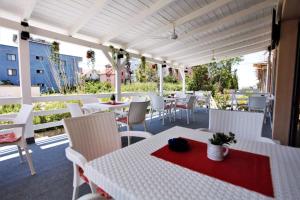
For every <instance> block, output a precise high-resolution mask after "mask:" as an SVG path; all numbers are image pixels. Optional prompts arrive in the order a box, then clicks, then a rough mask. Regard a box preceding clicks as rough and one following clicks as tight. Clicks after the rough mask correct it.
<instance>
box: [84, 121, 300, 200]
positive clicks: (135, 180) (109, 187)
mask: <svg viewBox="0 0 300 200" xmlns="http://www.w3.org/2000/svg"><path fill="white" fill-rule="evenodd" d="M174 137H184V138H188V139H191V140H195V141H201V142H207V140H208V138H209V137H211V133H207V132H200V131H198V130H193V129H188V128H183V127H173V128H171V129H169V130H166V131H164V132H161V133H159V134H157V135H155V136H153V137H151V138H149V139H146V140H143V141H141V142H138V143H135V144H133V145H130V146H129V147H125V148H123V149H120V150H118V151H115V152H113V153H110V154H107V155H105V156H103V157H101V158H98V159H95V160H93V161H91V162H89V163H88V164H87V166H86V168H85V175H86V176H87V177H88V178H89V179H90V180H91V181H92V182H94V183H95V184H96V185H99V186H100V187H101V188H102V189H104V190H105V191H106V192H108V193H109V194H110V195H111V196H112V197H114V198H115V199H125V200H126V199H136V200H141V199H145V200H146V199H160V200H162V199H166V200H171V199H189V200H191V199H195V200H198V199H230V200H234V199H236V200H243V199H245V200H246V199H247V200H248V199H272V198H271V197H269V196H265V195H263V194H261V193H258V192H254V191H251V190H248V189H246V188H243V187H240V186H238V185H234V184H230V183H228V182H225V181H222V180H219V179H216V178H213V177H211V176H207V175H204V174H201V173H199V172H195V171H192V170H190V169H187V168H184V167H182V166H179V165H176V164H173V163H171V162H167V161H165V160H162V159H159V158H157V157H155V156H152V155H151V154H152V153H153V152H155V151H157V150H159V149H160V148H162V147H164V146H165V145H166V144H167V142H168V139H170V138H174ZM231 148H232V149H236V150H242V151H246V152H251V153H255V154H261V155H266V156H268V157H269V158H270V168H271V176H272V182H273V190H274V196H275V198H276V199H284V200H286V199H298V198H299V197H300V174H299V173H298V172H299V166H300V149H297V148H291V147H287V146H282V145H277V144H269V143H262V142H256V141H241V140H240V141H238V142H237V144H234V145H232V146H231Z"/></svg>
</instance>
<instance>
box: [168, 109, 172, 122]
mask: <svg viewBox="0 0 300 200" xmlns="http://www.w3.org/2000/svg"><path fill="white" fill-rule="evenodd" d="M168 112H169V121H170V123H171V122H172V119H171V117H172V116H171V115H172V113H171V109H169V110H168Z"/></svg>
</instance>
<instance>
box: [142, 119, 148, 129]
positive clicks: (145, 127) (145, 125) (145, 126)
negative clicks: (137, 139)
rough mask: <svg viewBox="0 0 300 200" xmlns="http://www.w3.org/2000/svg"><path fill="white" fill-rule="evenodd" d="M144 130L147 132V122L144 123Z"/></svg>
mask: <svg viewBox="0 0 300 200" xmlns="http://www.w3.org/2000/svg"><path fill="white" fill-rule="evenodd" d="M143 124H144V130H145V131H147V124H146V120H145V121H144V123H143Z"/></svg>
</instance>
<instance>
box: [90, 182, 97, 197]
mask: <svg viewBox="0 0 300 200" xmlns="http://www.w3.org/2000/svg"><path fill="white" fill-rule="evenodd" d="M89 186H90V188H91V191H92V193H93V194H96V193H97V189H96V185H95V184H94V183H92V182H91V181H90V182H89Z"/></svg>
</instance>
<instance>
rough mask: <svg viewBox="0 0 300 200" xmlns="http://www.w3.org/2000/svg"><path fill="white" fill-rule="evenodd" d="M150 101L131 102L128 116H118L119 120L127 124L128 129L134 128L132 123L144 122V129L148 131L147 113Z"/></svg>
mask: <svg viewBox="0 0 300 200" xmlns="http://www.w3.org/2000/svg"><path fill="white" fill-rule="evenodd" d="M148 105H149V101H145V102H131V103H130V106H129V110H128V114H127V116H125V117H124V116H122V117H119V118H117V121H118V122H119V123H121V124H124V125H125V126H127V130H128V131H129V130H131V129H132V125H135V124H143V125H144V130H145V131H147V125H146V120H145V119H146V113H147V107H148Z"/></svg>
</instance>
